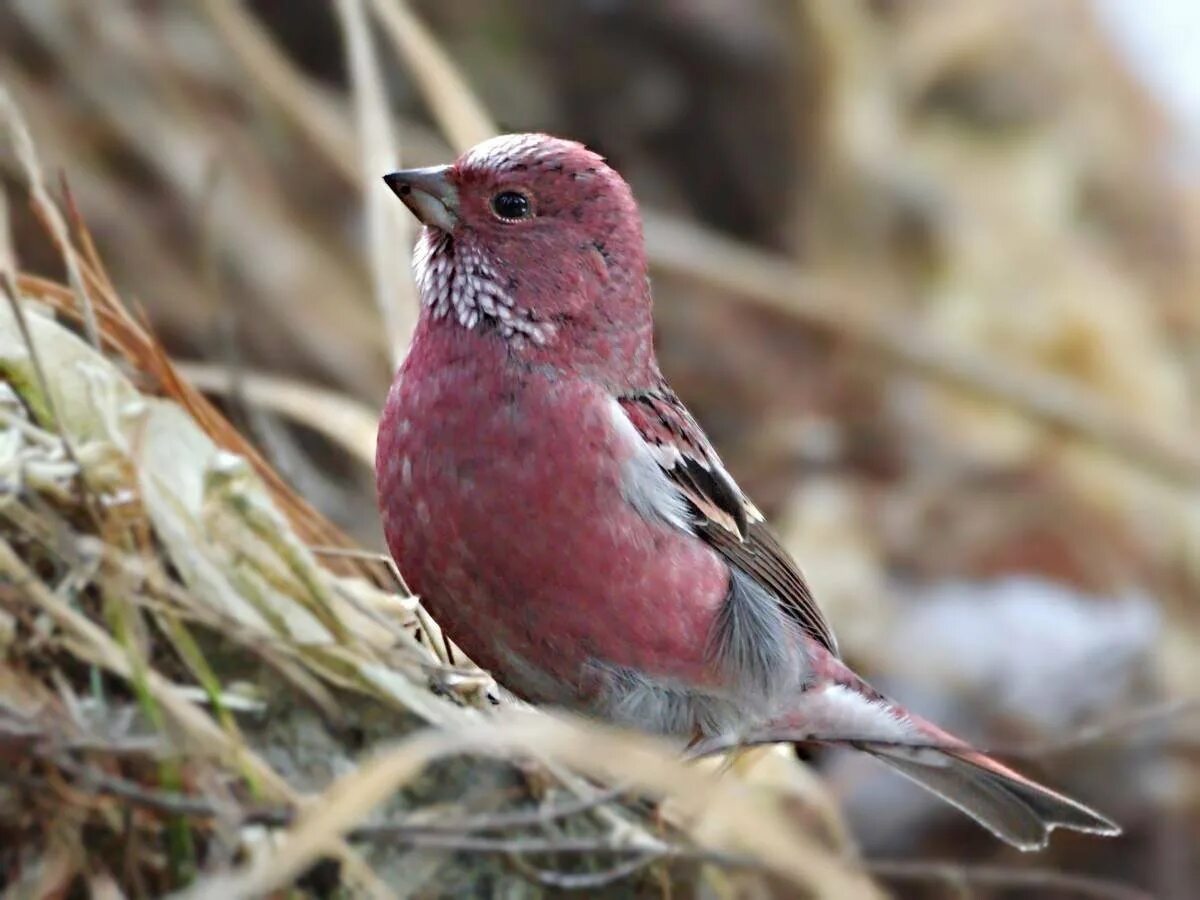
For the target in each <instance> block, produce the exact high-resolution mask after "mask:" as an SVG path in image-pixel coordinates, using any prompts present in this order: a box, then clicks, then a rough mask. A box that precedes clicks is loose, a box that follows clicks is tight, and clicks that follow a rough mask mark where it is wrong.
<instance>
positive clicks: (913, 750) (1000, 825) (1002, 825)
mask: <svg viewBox="0 0 1200 900" xmlns="http://www.w3.org/2000/svg"><path fill="white" fill-rule="evenodd" d="M913 724H916V725H918V726H926V725H928V723H925V722H922V721H920V720H914V722H913ZM928 727H929V728H931V729H933V731H935V732H940V729H936V728H934V726H932V725H928ZM940 734H941V735H943V736H944V737H945V738H948V739H950V740H951V741H953V740H954V739H953V738H951V737H950V735H947V734H946V733H945V732H940ZM936 743H937V740H936V738H935V739H934V740H932V741H930V742H929V744H927V745H925V746H920V747H904V746H900V745H886V746H883V745H877V744H876V745H872V744H859V747H860V748H861V749H862V750H864V751H866V752H867V753H870V754H871V755H872V756H874V757H875V758H876V759H878V760H879V761H880V762H883V763H886V764H887V765H888V766H890V767H891V768H893V769H895V770H896V771H897V772H899V773H900V774H901V775H904V776H905V777H906V778H909V779H911V780H913V781H915V782H916V783H917V784H919V785H921V787H923V788H925V789H927V790H929V791H932V792H933V793H935V794H937V795H938V796H939V797H941V798H942V799H943V800H945V801H946V802H947V803H950V804H952V805H953V806H956V807H957V808H958V809H960V810H962V811H963V812H964V813H966V814H967V815H968V816H970V817H971V818H972V819H974V820H975V821H976V822H978V823H979V824H980V825H982V826H983V827H985V828H986V829H988V830H989V831H990V832H992V834H994V835H996V837H998V838H1000V839H1001V840H1004V841H1007V842H1008V843H1010V844H1012V845H1013V846H1014V847H1017V848H1019V849H1021V850H1039V849H1041V848H1042V847H1044V846H1046V842H1047V840H1048V839H1049V837H1050V832H1051V831H1053V830H1054V829H1055V828H1067V829H1070V830H1072V831H1083V832H1087V833H1090V834H1100V835H1109V836H1112V835H1118V834H1120V833H1121V829H1120V828H1119V827H1118V826H1117V825H1115V824H1114V823H1113V822H1111V821H1109V820H1108V819H1106V818H1105V817H1104V816H1102V815H1100V814H1099V813H1098V812H1096V811H1095V810H1092V809H1089V808H1088V807H1086V806H1084V805H1083V804H1082V803H1079V802H1078V801H1075V800H1072V799H1071V798H1070V797H1067V796H1064V795H1063V794H1060V793H1058V792H1057V791H1053V790H1051V789H1050V788H1048V787H1045V786H1043V785H1040V784H1038V783H1037V782H1036V781H1033V780H1032V779H1029V778H1026V777H1025V776H1024V775H1021V774H1020V773H1018V772H1015V771H1013V770H1012V769H1010V768H1008V767H1007V766H1005V765H1002V764H1000V763H998V762H996V761H995V760H994V759H992V758H991V757H989V756H988V755H987V754H985V753H981V752H979V751H978V750H973V749H971V748H970V747H968V746H966V745H963V746H961V747H955V746H946V747H944V748H943V747H940V746H935V744H936ZM954 743H961V742H958V741H954Z"/></svg>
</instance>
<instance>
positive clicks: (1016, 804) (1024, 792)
mask: <svg viewBox="0 0 1200 900" xmlns="http://www.w3.org/2000/svg"><path fill="white" fill-rule="evenodd" d="M823 664H824V666H825V671H824V672H823V673H822V674H824V675H826V676H828V677H830V680H829V681H824V682H823V683H819V684H815V685H811V686H809V687H808V688H807V689H805V690H804V691H803V692H802V693H801V694H800V695H799V696H798V697H796V700H795V703H794V704H793V705H791V708H790V709H789V710H788V711H787V713H786V714H785V715H784V716H781V717H780V718H779V719H776V720H775V721H773V722H772V723H770V725H769V726H768V728H766V729H765V730H764V731H763V732H762V733H760V734H759V735H757V736H754V737H753V742H760V741H766V740H772V739H773V740H775V741H779V740H795V741H799V742H804V741H811V742H819V743H826V744H842V745H848V746H853V747H855V748H857V749H859V750H862V751H864V752H866V753H869V754H871V755H872V756H873V757H875V758H876V759H878V760H879V761H880V762H883V763H885V764H886V765H888V766H889V767H891V768H892V769H895V770H896V771H897V772H899V773H900V774H901V775H904V776H905V777H907V778H909V779H911V780H912V781H915V782H916V783H917V784H919V785H921V786H922V787H924V788H925V789H926V790H929V791H931V792H933V793H934V794H936V795H938V796H939V797H941V798H942V799H943V800H945V801H946V802H947V803H950V804H951V805H952V806H955V807H957V808H958V809H960V810H961V811H962V812H964V813H966V814H967V815H968V816H970V817H971V818H972V819H974V820H975V821H976V822H978V823H979V824H980V825H982V826H983V827H985V828H987V829H988V830H989V831H991V832H992V833H993V834H994V835H996V837H998V838H1000V839H1001V840H1004V841H1007V842H1008V843H1009V844H1012V845H1013V846H1014V847H1018V848H1020V849H1021V850H1037V849H1040V848H1042V847H1044V846H1045V845H1046V842H1047V840H1048V839H1049V836H1050V832H1051V831H1053V830H1054V829H1055V828H1065V829H1070V830H1072V831H1082V832H1087V833H1090V834H1098V835H1110V836H1111V835H1118V834H1120V833H1121V829H1120V828H1119V827H1118V826H1117V825H1115V824H1114V823H1113V822H1111V821H1110V820H1108V819H1107V818H1105V817H1104V816H1102V815H1100V813H1098V812H1096V811H1094V810H1092V809H1089V808H1088V807H1086V806H1084V805H1083V804H1082V803H1079V802H1077V801H1075V800H1072V799H1071V798H1070V797H1067V796H1064V795H1063V794H1060V793H1058V792H1057V791H1053V790H1051V789H1050V788H1047V787H1044V786H1042V785H1040V784H1038V783H1037V782H1035V781H1033V780H1032V779H1029V778H1026V777H1025V776H1024V775H1021V774H1019V773H1018V772H1015V771H1013V770H1012V769H1010V768H1008V767H1007V766H1005V765H1003V764H1001V763H999V762H997V761H996V760H994V759H992V758H991V757H989V756H988V755H987V754H985V753H982V752H981V751H979V750H976V749H975V748H973V747H971V746H970V745H969V744H967V743H966V742H964V741H962V740H960V739H958V738H956V737H954V736H953V735H951V734H949V733H947V732H945V731H943V730H942V729H940V728H938V727H937V726H936V725H933V724H932V723H930V722H927V721H925V720H924V719H921V718H920V717H918V716H915V715H913V714H912V713H910V712H908V711H907V710H905V709H904V708H903V707H901V706H899V705H898V704H896V703H894V702H892V701H891V700H889V699H888V698H887V697H885V696H883V695H882V694H880V693H879V692H877V691H876V690H874V689H873V688H872V687H871V686H870V685H869V684H867V683H866V682H864V681H862V680H861V679H860V678H859V677H858V676H857V675H855V674H854V673H853V672H852V671H850V669H849V668H847V667H846V666H845V664H844V663H842V662H841V661H840V660H836V659H834V658H832V657H830V658H828V659H825V660H823Z"/></svg>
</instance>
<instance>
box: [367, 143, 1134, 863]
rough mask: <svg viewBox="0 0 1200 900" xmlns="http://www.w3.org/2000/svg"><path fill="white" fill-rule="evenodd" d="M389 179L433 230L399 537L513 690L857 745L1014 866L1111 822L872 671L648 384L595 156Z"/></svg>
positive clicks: (630, 721) (637, 229) (638, 303)
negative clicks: (1007, 849) (1002, 758)
mask: <svg viewBox="0 0 1200 900" xmlns="http://www.w3.org/2000/svg"><path fill="white" fill-rule="evenodd" d="M385 180H386V181H387V183H388V185H389V186H390V187H391V188H392V190H394V191H395V192H396V193H397V194H398V195H399V196H400V198H401V200H403V201H404V203H405V204H406V205H407V206H408V208H409V209H410V210H411V211H412V212H413V213H414V214H415V215H416V217H417V218H418V219H420V220H421V222H423V223H424V224H425V225H426V226H427V227H426V228H424V229H423V233H422V234H421V237H420V241H419V244H418V247H417V250H416V255H415V259H414V269H415V273H416V280H417V283H418V285H419V287H420V291H421V305H422V308H421V316H420V321H419V324H418V325H417V329H416V333H415V335H414V336H413V341H412V346H411V348H410V349H409V352H408V356H407V358H406V359H405V360H404V363H403V364H402V365H401V367H400V369H399V372H398V373H397V375H396V380H395V383H394V384H393V385H392V389H391V392H390V394H389V395H388V399H387V405H386V408H385V409H384V412H383V418H382V422H381V423H380V428H379V443H378V452H377V457H376V472H377V476H378V489H379V504H380V509H381V510H382V514H383V525H384V531H385V534H386V537H387V542H388V546H389V548H390V549H391V552H392V555H393V556H394V557H395V560H396V562H397V564H398V565H399V567H400V570H401V572H402V573H403V574H404V576H405V578H406V579H407V580H408V582H409V584H410V585H411V586H412V587H413V588H414V589H415V590H416V592H417V593H418V594H419V595H420V597H421V599H422V602H423V603H425V605H426V606H427V607H428V609H429V610H430V611H431V612H432V613H433V615H434V616H435V617H436V618H437V619H438V620H439V621H440V622H441V624H442V626H443V627H444V628H445V629H446V631H447V632H448V633H449V635H450V636H451V637H452V638H453V639H454V640H455V641H456V642H457V643H458V644H459V645H460V646H461V647H462V648H463V649H464V650H465V651H466V652H467V653H468V654H470V656H471V657H472V658H473V659H474V660H475V661H476V662H477V663H479V664H480V665H482V666H484V667H486V668H488V669H490V670H492V671H493V672H495V673H496V674H497V675H498V676H499V678H500V679H501V681H502V682H503V683H504V684H505V685H506V686H507V687H508V688H510V689H512V690H513V691H515V692H516V693H517V694H519V695H521V696H523V697H525V698H527V699H529V700H532V701H535V702H541V703H549V704H558V705H562V706H566V707H570V708H574V709H580V710H584V711H586V712H590V713H591V714H593V715H596V716H599V717H602V718H605V719H608V720H611V721H614V722H617V723H621V724H624V725H629V726H633V727H636V728H640V729H643V730H648V731H652V732H657V733H661V734H666V735H673V736H678V737H680V738H683V739H690V740H693V741H699V742H701V744H702V745H704V744H707V745H709V746H711V745H712V744H714V743H717V744H720V743H723V742H730V743H732V742H757V741H767V740H771V741H775V740H792V741H816V742H821V741H825V742H836V743H848V744H851V745H853V746H855V747H858V748H860V749H862V750H864V751H866V752H867V753H870V754H871V755H872V756H874V757H876V758H878V759H880V760H882V761H883V762H885V763H887V764H888V765H890V766H892V767H893V768H895V769H896V770H898V771H899V772H900V773H901V774H903V775H906V776H908V777H909V778H911V779H912V780H914V781H916V782H917V783H918V784H921V785H923V786H924V787H926V788H928V789H929V790H931V791H933V792H934V793H936V794H938V795H939V796H941V797H942V798H944V799H945V800H947V801H948V802H950V803H952V804H953V805H955V806H957V807H958V808H959V809H961V810H962V811H963V812H965V813H966V814H967V815H969V816H971V817H972V818H974V819H975V820H976V821H978V822H980V823H981V824H982V825H984V826H985V827H987V828H988V829H990V830H991V831H992V832H993V833H994V834H996V835H997V836H998V837H1000V838H1002V839H1004V840H1006V841H1008V842H1009V843H1011V844H1014V845H1015V846H1017V847H1020V848H1022V849H1032V848H1038V847H1042V846H1044V845H1045V843H1046V839H1047V837H1048V834H1049V832H1050V830H1051V829H1053V828H1055V827H1059V826H1061V827H1064V828H1071V829H1075V830H1077V831H1087V832H1094V833H1097V834H1109V835H1111V834H1117V833H1118V831H1119V829H1118V828H1117V827H1116V826H1115V825H1113V824H1112V823H1111V822H1109V821H1108V820H1107V819H1105V818H1104V817H1103V816H1100V815H1098V814H1097V813H1095V812H1093V811H1092V810H1090V809H1088V808H1087V807H1085V806H1083V805H1082V804H1080V803H1077V802H1075V801H1074V800H1071V799H1069V798H1067V797H1065V796H1063V795H1062V794H1059V793H1056V792H1054V791H1052V790H1049V789H1048V788H1045V787H1042V786H1041V785H1039V784H1036V783H1035V782H1033V781H1031V780H1030V779H1028V778H1025V777H1023V776H1021V775H1019V774H1017V773H1016V772H1014V771H1012V770H1011V769H1009V768H1007V767H1005V766H1003V765H1001V764H1000V763H998V762H995V761H994V760H992V759H990V758H989V757H988V756H986V755H984V754H983V753H981V752H978V751H976V750H974V749H972V748H971V747H970V746H969V745H968V744H966V743H964V742H962V741H960V740H958V739H957V738H954V737H952V736H951V735H949V734H947V733H946V732H944V731H942V730H941V729H939V728H937V727H936V726H934V725H932V724H930V723H928V722H926V721H924V720H922V719H920V718H918V717H917V716H915V715H913V714H912V713H910V712H908V711H907V710H905V709H904V708H903V707H901V706H899V705H897V704H896V703H894V702H892V701H891V700H889V699H888V698H887V697H885V696H883V695H882V694H880V693H879V692H878V691H876V690H874V689H873V688H872V687H871V686H870V685H868V684H867V683H866V682H865V681H863V679H861V678H859V677H858V675H856V674H855V673H854V672H853V671H852V670H851V669H850V668H849V667H848V666H847V665H846V664H845V663H844V662H842V660H841V659H840V657H839V655H838V649H837V643H836V641H835V640H834V636H833V632H832V631H831V630H830V627H829V625H828V623H827V622H826V621H825V617H824V616H823V615H822V613H821V610H820V609H819V608H818V607H817V605H816V603H815V601H814V600H813V597H812V595H811V593H810V592H809V590H808V587H807V586H806V584H805V582H804V579H803V577H802V576H801V574H800V571H799V569H798V568H797V566H796V564H795V563H794V562H793V561H792V559H791V558H790V557H789V555H788V554H787V552H786V551H784V550H783V549H782V548H781V547H780V545H779V544H778V542H777V541H776V539H775V537H774V536H773V535H772V533H771V530H770V528H769V527H768V526H767V524H766V523H765V522H764V521H763V517H762V515H761V513H759V511H758V509H756V508H755V506H754V504H753V503H751V502H750V500H749V499H748V498H747V497H746V496H745V494H743V493H742V491H741V490H740V489H739V488H738V486H737V484H736V483H735V482H734V480H733V479H732V478H731V477H730V475H729V473H728V472H726V471H725V468H724V467H723V466H722V464H721V460H720V458H719V457H718V456H717V454H716V451H714V450H713V448H712V445H711V444H710V443H709V442H708V440H707V438H706V437H705V436H704V432H703V431H701V429H700V427H699V425H697V424H696V421H695V419H693V418H692V416H691V415H690V414H689V413H688V411H687V409H686V407H684V405H683V403H682V402H680V400H679V398H678V397H676V396H675V393H674V392H673V391H672V390H671V388H670V386H668V384H667V383H666V381H665V380H664V379H663V376H662V374H661V373H660V372H659V369H658V363H657V361H656V360H655V355H654V346H653V341H652V334H651V331H652V323H651V300H650V285H649V281H648V279H647V265H646V253H645V249H644V246H643V240H642V229H641V219H640V217H639V215H638V210H637V206H636V204H635V202H634V199H633V195H632V193H631V191H630V189H629V186H628V185H627V184H626V183H625V181H624V180H623V179H622V178H621V177H620V175H618V174H617V173H616V172H615V171H613V170H612V169H611V168H609V167H608V166H607V165H605V163H604V161H603V160H602V159H601V158H600V157H599V156H597V155H596V154H595V153H592V152H590V151H589V150H587V149H586V148H584V147H583V146H581V145H580V144H576V143H572V142H570V141H564V140H559V139H556V138H552V137H548V136H545V135H508V136H503V137H497V138H494V139H492V140H489V141H485V142H484V143H482V144H480V145H478V146H476V147H474V148H473V149H471V150H469V151H467V152H466V153H465V154H463V155H462V156H461V157H460V158H459V159H458V160H457V161H456V162H455V163H454V164H453V165H450V166H438V167H433V168H427V169H414V170H410V171H403V172H396V173H394V174H391V175H388V176H386V179H385Z"/></svg>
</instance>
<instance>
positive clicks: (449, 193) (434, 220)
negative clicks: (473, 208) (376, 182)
mask: <svg viewBox="0 0 1200 900" xmlns="http://www.w3.org/2000/svg"><path fill="white" fill-rule="evenodd" d="M383 180H384V181H385V182H387V186H388V187H390V188H391V189H392V190H393V191H395V192H396V196H397V197H399V198H400V199H401V200H402V201H403V202H404V205H405V206H407V207H408V208H409V210H410V211H411V212H412V214H413V215H414V216H416V217H417V218H418V219H420V220H421V221H422V222H424V223H425V224H426V225H431V226H432V227H434V228H440V229H441V230H442V231H447V232H448V231H453V230H454V226H455V225H456V224H457V223H458V189H457V188H456V187H455V186H454V183H453V182H452V181H451V180H450V166H429V167H427V168H424V169H401V170H400V171H399V172H392V174H390V175H384V176H383Z"/></svg>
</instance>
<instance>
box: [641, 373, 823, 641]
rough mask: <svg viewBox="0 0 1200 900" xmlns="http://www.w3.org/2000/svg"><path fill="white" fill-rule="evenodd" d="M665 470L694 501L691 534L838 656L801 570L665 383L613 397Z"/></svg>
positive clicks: (690, 503)
mask: <svg viewBox="0 0 1200 900" xmlns="http://www.w3.org/2000/svg"><path fill="white" fill-rule="evenodd" d="M618 402H619V403H620V405H621V409H622V410H623V411H624V413H625V415H626V416H627V417H628V419H629V421H630V422H632V423H633V426H634V428H636V429H637V431H638V433H639V434H640V435H641V437H642V440H644V441H645V442H646V443H647V445H649V447H650V449H651V451H652V453H653V455H654V457H655V459H656V460H657V461H658V464H659V465H660V466H661V467H662V469H663V471H664V472H665V473H666V474H667V476H668V477H669V478H670V479H671V481H672V482H674V484H675V485H676V487H678V488H679V490H680V492H681V493H682V494H683V496H684V497H685V498H686V500H687V501H688V503H689V505H690V506H691V507H692V513H693V518H694V520H695V527H696V533H697V534H698V535H699V536H700V537H701V538H702V539H703V540H704V541H706V542H707V543H708V544H709V545H710V546H711V547H712V548H713V549H714V550H716V551H717V552H718V553H720V554H721V555H722V556H723V557H724V558H725V559H726V561H728V562H729V564H730V565H733V566H737V568H738V569H740V570H741V571H742V572H744V573H745V574H747V575H749V576H750V577H751V578H753V579H755V580H756V581H757V582H758V583H759V584H761V585H762V586H763V587H764V588H765V589H766V590H767V591H769V592H770V593H771V594H772V595H773V596H774V597H776V598H777V599H778V601H779V604H780V606H781V607H782V608H783V609H784V611H785V612H786V613H787V614H788V615H789V616H790V617H791V618H792V619H794V620H795V621H796V622H797V623H798V624H799V625H800V627H801V628H803V629H804V631H805V632H806V633H807V634H809V635H810V636H811V637H813V638H814V639H815V640H817V641H818V642H819V643H821V644H822V645H824V646H825V647H826V648H827V649H828V650H829V651H830V652H831V653H833V654H834V655H837V652H838V650H837V640H836V638H834V636H833V629H831V628H830V627H829V623H828V622H827V621H826V620H825V616H824V614H823V613H822V612H821V609H820V607H818V606H817V603H816V600H814V599H813V596H812V592H811V591H809V589H808V585H807V584H806V583H805V581H804V576H803V575H802V574H800V569H799V568H798V567H797V566H796V563H795V562H794V561H793V560H792V558H791V556H790V555H789V554H788V552H787V551H786V550H784V549H783V548H782V547H781V546H780V545H779V541H778V540H777V539H776V537H775V535H774V534H773V533H772V532H771V529H770V526H768V525H767V523H766V522H765V521H764V520H763V515H762V513H761V512H759V511H758V508H757V507H756V506H755V505H754V504H753V503H751V502H750V500H749V498H748V497H746V495H745V494H744V493H742V489H741V488H739V487H738V486H737V482H735V481H734V480H733V478H732V476H730V474H729V473H728V472H726V471H725V467H724V466H723V465H722V464H721V460H720V458H719V457H718V456H717V453H716V451H715V450H713V448H712V446H711V445H710V444H709V442H708V439H707V438H705V436H704V432H703V431H701V429H700V426H699V425H698V424H697V423H696V420H695V419H693V418H692V415H691V413H689V412H688V411H687V408H686V407H685V406H684V405H683V403H682V402H681V401H680V400H679V398H678V397H677V396H675V393H674V392H673V391H672V390H671V389H670V388H669V387H667V386H666V385H665V384H663V385H660V386H658V387H655V388H653V389H651V390H646V391H637V392H635V393H630V394H626V395H624V396H622V397H619V398H618Z"/></svg>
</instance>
